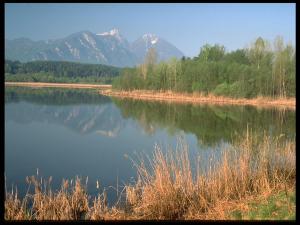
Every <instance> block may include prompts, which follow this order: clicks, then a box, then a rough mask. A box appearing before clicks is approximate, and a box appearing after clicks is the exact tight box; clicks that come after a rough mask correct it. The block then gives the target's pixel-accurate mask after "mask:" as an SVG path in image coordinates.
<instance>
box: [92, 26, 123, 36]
mask: <svg viewBox="0 0 300 225" xmlns="http://www.w3.org/2000/svg"><path fill="white" fill-rule="evenodd" d="M97 35H111V36H120V32H119V29H117V28H114V29H112V30H110V31H109V32H104V33H99V34H97Z"/></svg>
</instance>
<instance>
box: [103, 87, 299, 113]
mask: <svg viewBox="0 0 300 225" xmlns="http://www.w3.org/2000/svg"><path fill="white" fill-rule="evenodd" d="M99 94H101V95H106V96H111V97H118V98H131V99H138V100H147V101H161V102H162V101H165V102H176V103H192V104H218V105H252V106H256V107H278V108H288V109H292V110H296V98H275V99H272V98H270V97H256V98H252V99H246V98H238V99H235V98H230V97H224V96H215V95H212V94H209V95H208V96H204V95H201V94H200V93H197V94H189V93H175V92H171V91H167V92H160V91H152V90H151V91H149V90H134V91H117V90H112V89H107V90H100V91H99Z"/></svg>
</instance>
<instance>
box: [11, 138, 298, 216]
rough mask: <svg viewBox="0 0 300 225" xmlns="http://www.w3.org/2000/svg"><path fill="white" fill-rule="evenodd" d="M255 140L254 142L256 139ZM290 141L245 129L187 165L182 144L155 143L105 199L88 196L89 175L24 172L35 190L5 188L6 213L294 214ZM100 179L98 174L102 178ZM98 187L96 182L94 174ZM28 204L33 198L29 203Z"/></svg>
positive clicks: (293, 163)
mask: <svg viewBox="0 0 300 225" xmlns="http://www.w3.org/2000/svg"><path fill="white" fill-rule="evenodd" d="M258 141H259V142H258ZM295 147H296V146H295V141H294V140H291V141H287V142H285V141H281V140H280V137H270V136H266V135H265V136H263V137H262V136H258V135H255V134H251V133H250V134H248V132H247V134H246V135H245V136H243V137H241V139H240V141H239V142H237V143H236V144H235V145H234V146H232V148H228V147H226V149H224V150H225V151H223V153H222V154H221V156H220V160H219V161H218V163H215V162H213V161H212V160H209V161H208V163H209V164H208V168H209V170H205V169H204V168H202V166H201V165H203V161H201V159H200V158H199V157H195V158H197V159H198V161H197V165H196V166H197V167H196V168H197V169H196V171H194V172H193V169H192V167H191V165H192V161H191V160H190V159H189V149H188V146H187V144H186V143H184V142H182V141H180V142H179V145H178V149H177V150H174V149H168V150H167V152H166V153H164V152H163V151H162V149H161V147H160V146H155V149H154V154H153V159H152V160H151V161H150V165H151V168H149V167H146V166H145V163H144V161H143V159H141V161H140V162H137V163H136V162H134V166H135V167H136V170H137V175H138V176H137V180H136V183H134V184H125V186H124V189H123V191H122V193H123V195H124V201H125V202H122V204H118V203H119V202H117V203H116V204H115V205H113V206H112V207H109V206H108V205H107V195H106V193H105V192H102V193H99V195H98V196H97V197H96V198H93V199H92V198H91V196H89V195H88V193H87V180H86V181H85V182H84V181H81V179H79V178H76V180H75V182H72V180H71V182H70V181H69V180H63V181H62V185H61V189H59V190H57V191H53V190H51V187H50V183H51V180H52V177H50V178H49V180H43V179H41V178H40V177H34V176H31V177H27V178H26V181H27V182H28V184H29V185H30V184H31V185H33V186H34V193H32V194H31V193H30V194H28V195H26V196H25V198H23V199H19V196H18V194H17V192H16V191H14V190H12V191H11V192H7V191H6V194H5V219H6V220H18V219H19V220H149V219H150V220H166V219H167V220H235V219H238V220H242V219H258V220H265V219H266V220H274V219H279V220H282V219H288V220H290V219H292V220H294V219H295V213H296V211H295V182H296V158H295V150H296V148H295ZM100 183H101V181H100ZM96 187H97V188H98V187H99V184H98V181H97V183H96ZM29 202H31V203H32V205H30V204H29Z"/></svg>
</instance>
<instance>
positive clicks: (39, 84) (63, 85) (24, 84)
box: [5, 82, 111, 89]
mask: <svg viewBox="0 0 300 225" xmlns="http://www.w3.org/2000/svg"><path fill="white" fill-rule="evenodd" d="M5 86H22V87H59V88H94V89H96V88H101V89H107V88H111V85H110V84H77V83H43V82H5Z"/></svg>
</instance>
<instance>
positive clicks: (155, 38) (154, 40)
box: [143, 33, 158, 45]
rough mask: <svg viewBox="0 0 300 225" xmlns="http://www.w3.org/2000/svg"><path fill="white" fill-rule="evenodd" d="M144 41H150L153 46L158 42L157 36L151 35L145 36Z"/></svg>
mask: <svg viewBox="0 0 300 225" xmlns="http://www.w3.org/2000/svg"><path fill="white" fill-rule="evenodd" d="M143 39H144V40H145V41H150V42H151V44H153V45H154V44H155V43H156V42H157V41H158V37H157V35H156V34H150V33H148V34H144V35H143Z"/></svg>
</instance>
